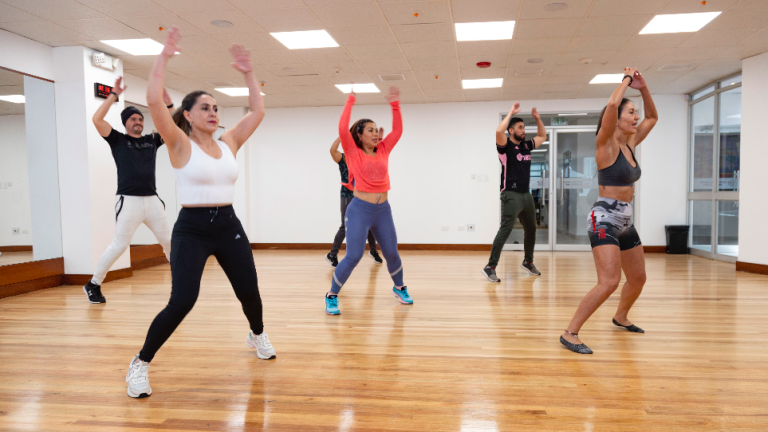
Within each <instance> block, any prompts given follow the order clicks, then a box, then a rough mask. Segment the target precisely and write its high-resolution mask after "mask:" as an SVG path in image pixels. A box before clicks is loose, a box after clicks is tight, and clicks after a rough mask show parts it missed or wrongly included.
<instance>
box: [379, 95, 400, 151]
mask: <svg viewBox="0 0 768 432" xmlns="http://www.w3.org/2000/svg"><path fill="white" fill-rule="evenodd" d="M387 101H388V102H389V105H390V106H391V107H392V132H390V133H389V135H387V137H386V138H384V139H382V140H381V142H380V143H379V147H381V148H384V149H386V150H387V151H392V149H393V148H394V147H395V145H396V144H397V142H398V141H400V137H401V136H403V115H402V113H401V112H400V89H398V88H397V87H395V86H392V87H390V88H389V94H388V95H387ZM381 135H383V134H379V136H381Z"/></svg>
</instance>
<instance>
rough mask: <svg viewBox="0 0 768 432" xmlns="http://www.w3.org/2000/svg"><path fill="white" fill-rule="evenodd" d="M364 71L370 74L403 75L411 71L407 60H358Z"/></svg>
mask: <svg viewBox="0 0 768 432" xmlns="http://www.w3.org/2000/svg"><path fill="white" fill-rule="evenodd" d="M357 63H358V64H359V65H360V67H361V68H363V70H365V71H366V72H368V73H369V74H376V75H378V74H381V73H402V72H404V71H408V70H410V67H409V66H408V63H407V62H406V61H405V60H398V59H392V60H358V62H357Z"/></svg>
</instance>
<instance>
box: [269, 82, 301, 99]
mask: <svg viewBox="0 0 768 432" xmlns="http://www.w3.org/2000/svg"><path fill="white" fill-rule="evenodd" d="M262 92H263V93H265V94H267V95H269V96H272V95H284V94H299V93H301V92H300V91H299V90H297V89H296V88H295V87H293V86H291V85H288V84H283V83H282V81H280V84H277V85H275V84H272V83H270V82H269V81H267V82H266V83H265V85H264V87H262Z"/></svg>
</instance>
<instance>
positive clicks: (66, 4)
mask: <svg viewBox="0 0 768 432" xmlns="http://www.w3.org/2000/svg"><path fill="white" fill-rule="evenodd" d="M3 3H7V4H9V5H11V6H13V7H16V8H18V9H21V10H23V11H25V12H29V13H31V14H33V15H37V16H39V17H41V18H45V19H47V20H51V21H53V20H74V19H88V18H105V16H104V15H102V14H101V13H99V12H97V11H95V10H93V9H91V8H89V7H86V6H83V5H81V4H80V3H77V2H75V1H74V0H3Z"/></svg>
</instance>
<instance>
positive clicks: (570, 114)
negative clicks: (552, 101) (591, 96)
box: [557, 113, 587, 117]
mask: <svg viewBox="0 0 768 432" xmlns="http://www.w3.org/2000/svg"><path fill="white" fill-rule="evenodd" d="M585 115H587V113H566V114H558V115H557V116H558V117H568V116H585Z"/></svg>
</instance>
